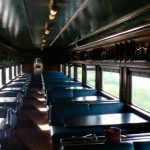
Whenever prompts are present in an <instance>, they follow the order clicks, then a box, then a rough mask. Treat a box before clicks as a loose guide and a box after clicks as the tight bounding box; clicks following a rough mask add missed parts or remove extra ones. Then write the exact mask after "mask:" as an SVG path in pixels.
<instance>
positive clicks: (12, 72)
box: [11, 66, 15, 79]
mask: <svg viewBox="0 0 150 150" xmlns="http://www.w3.org/2000/svg"><path fill="white" fill-rule="evenodd" d="M11 78H12V79H14V78H15V67H14V66H12V67H11Z"/></svg>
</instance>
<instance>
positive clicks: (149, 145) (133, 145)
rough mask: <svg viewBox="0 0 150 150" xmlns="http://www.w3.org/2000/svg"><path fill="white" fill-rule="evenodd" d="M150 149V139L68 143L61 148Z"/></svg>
mask: <svg viewBox="0 0 150 150" xmlns="http://www.w3.org/2000/svg"><path fill="white" fill-rule="evenodd" d="M83 149H86V150H150V140H148V141H133V142H132V141H126V142H119V143H86V144H66V145H62V146H61V147H60V150H83Z"/></svg>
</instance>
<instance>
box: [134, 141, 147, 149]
mask: <svg viewBox="0 0 150 150" xmlns="http://www.w3.org/2000/svg"><path fill="white" fill-rule="evenodd" d="M134 148H135V150H150V141H138V142H134Z"/></svg>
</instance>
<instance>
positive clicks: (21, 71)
mask: <svg viewBox="0 0 150 150" xmlns="http://www.w3.org/2000/svg"><path fill="white" fill-rule="evenodd" d="M20 73H23V70H22V65H20Z"/></svg>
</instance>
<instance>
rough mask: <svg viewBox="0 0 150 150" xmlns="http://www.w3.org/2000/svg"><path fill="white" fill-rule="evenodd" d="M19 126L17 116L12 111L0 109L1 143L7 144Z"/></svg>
mask: <svg viewBox="0 0 150 150" xmlns="http://www.w3.org/2000/svg"><path fill="white" fill-rule="evenodd" d="M16 124H17V116H16V114H15V113H13V111H12V109H10V108H4V107H0V142H1V143H2V142H5V141H6V140H8V139H9V138H10V136H11V133H12V131H13V129H14V127H15V126H16Z"/></svg>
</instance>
